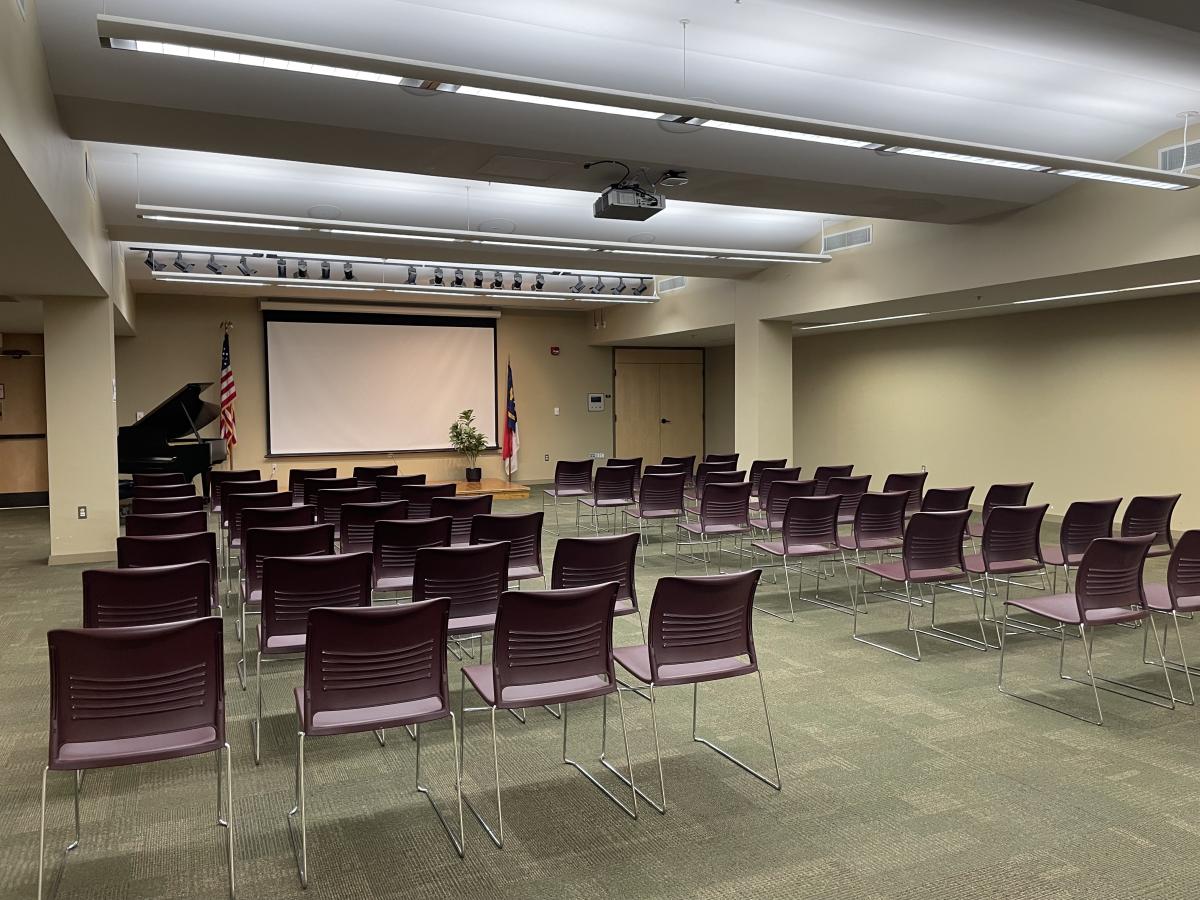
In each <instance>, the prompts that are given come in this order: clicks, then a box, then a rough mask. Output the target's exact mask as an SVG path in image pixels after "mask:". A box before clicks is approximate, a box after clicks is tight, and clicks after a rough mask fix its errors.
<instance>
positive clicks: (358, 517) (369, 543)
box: [338, 500, 408, 553]
mask: <svg viewBox="0 0 1200 900" xmlns="http://www.w3.org/2000/svg"><path fill="white" fill-rule="evenodd" d="M406 518H408V501H407V500H391V501H387V500H378V501H375V502H373V503H343V504H342V506H341V518H340V520H339V521H338V539H339V540H340V542H341V543H340V544H339V546H340V547H341V551H342V552H343V553H370V552H372V547H373V546H374V542H375V523H376V522H378V521H380V520H381V519H387V520H395V519H406Z"/></svg>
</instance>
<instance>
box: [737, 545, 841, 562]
mask: <svg viewBox="0 0 1200 900" xmlns="http://www.w3.org/2000/svg"><path fill="white" fill-rule="evenodd" d="M753 546H755V547H757V548H758V549H759V550H762V551H764V552H766V553H770V554H771V555H772V556H783V555H784V547H783V541H754V543H753ZM837 552H838V549H837V548H836V547H832V546H830V545H829V544H792V545H791V546H790V547H788V548H787V556H788V558H789V559H790V558H791V557H793V556H829V555H831V554H834V553H837Z"/></svg>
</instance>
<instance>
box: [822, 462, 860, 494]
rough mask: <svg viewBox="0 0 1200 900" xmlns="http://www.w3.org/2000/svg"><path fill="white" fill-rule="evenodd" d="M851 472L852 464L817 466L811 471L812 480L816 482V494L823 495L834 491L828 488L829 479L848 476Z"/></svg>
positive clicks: (852, 469)
mask: <svg viewBox="0 0 1200 900" xmlns="http://www.w3.org/2000/svg"><path fill="white" fill-rule="evenodd" d="M853 472H854V465H853V464H851V465H848V466H817V468H816V471H814V472H813V481H815V482H816V483H817V491H816V495H817V496H818V497H823V496H825V495H827V494H832V493H834V491H831V490H830V489H829V479H830V478H849V477H850V475H851V473H853Z"/></svg>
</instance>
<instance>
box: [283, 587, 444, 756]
mask: <svg viewBox="0 0 1200 900" xmlns="http://www.w3.org/2000/svg"><path fill="white" fill-rule="evenodd" d="M449 618H450V601H449V600H447V599H446V598H445V597H438V598H435V599H433V600H426V601H424V602H423V603H405V604H402V605H400V606H379V607H374V608H356V607H355V608H342V609H330V608H324V607H323V608H320V609H314V610H312V611H311V612H309V614H308V636H307V638H306V639H305V642H304V643H305V653H304V721H303V722H301V723H300V727H301V730H303V731H306V732H308V731H311V730H312V727H313V720H314V719H315V718H316V717H317V716H318V715H320V714H321V713H324V712H338V711H341V710H351V709H361V708H363V707H375V708H377V709H378V708H384V707H388V706H396V707H399V706H400V705H401V704H413V708H418V709H420V711H421V712H422V713H424V714H430V713H437V712H440V711H441V710H443V709H449V708H450V689H449V678H448V676H447V672H446V649H445V648H446V630H447V629H446V626H447V624H448V622H449ZM422 700H437V701H438V702H437V705H433V704H429V705H425V704H419V701H422ZM345 729H346V730H347V731H351V730H357V728H356V723H354V722H347V723H346V724H345ZM333 730H334V731H336V730H337V728H336V727H335V728H334V729H333ZM329 732H330V728H329V726H326V727H325V728H324V729H323V731H322V733H329Z"/></svg>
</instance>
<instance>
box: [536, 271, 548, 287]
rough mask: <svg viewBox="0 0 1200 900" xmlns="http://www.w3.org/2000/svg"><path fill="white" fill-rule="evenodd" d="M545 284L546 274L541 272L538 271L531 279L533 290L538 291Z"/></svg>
mask: <svg viewBox="0 0 1200 900" xmlns="http://www.w3.org/2000/svg"><path fill="white" fill-rule="evenodd" d="M545 286H546V276H545V275H543V274H542V273H541V272H539V273H538V275H537V277H536V278H534V279H533V289H534V290H535V291H540V290H541V289H542V288H544V287H545Z"/></svg>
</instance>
